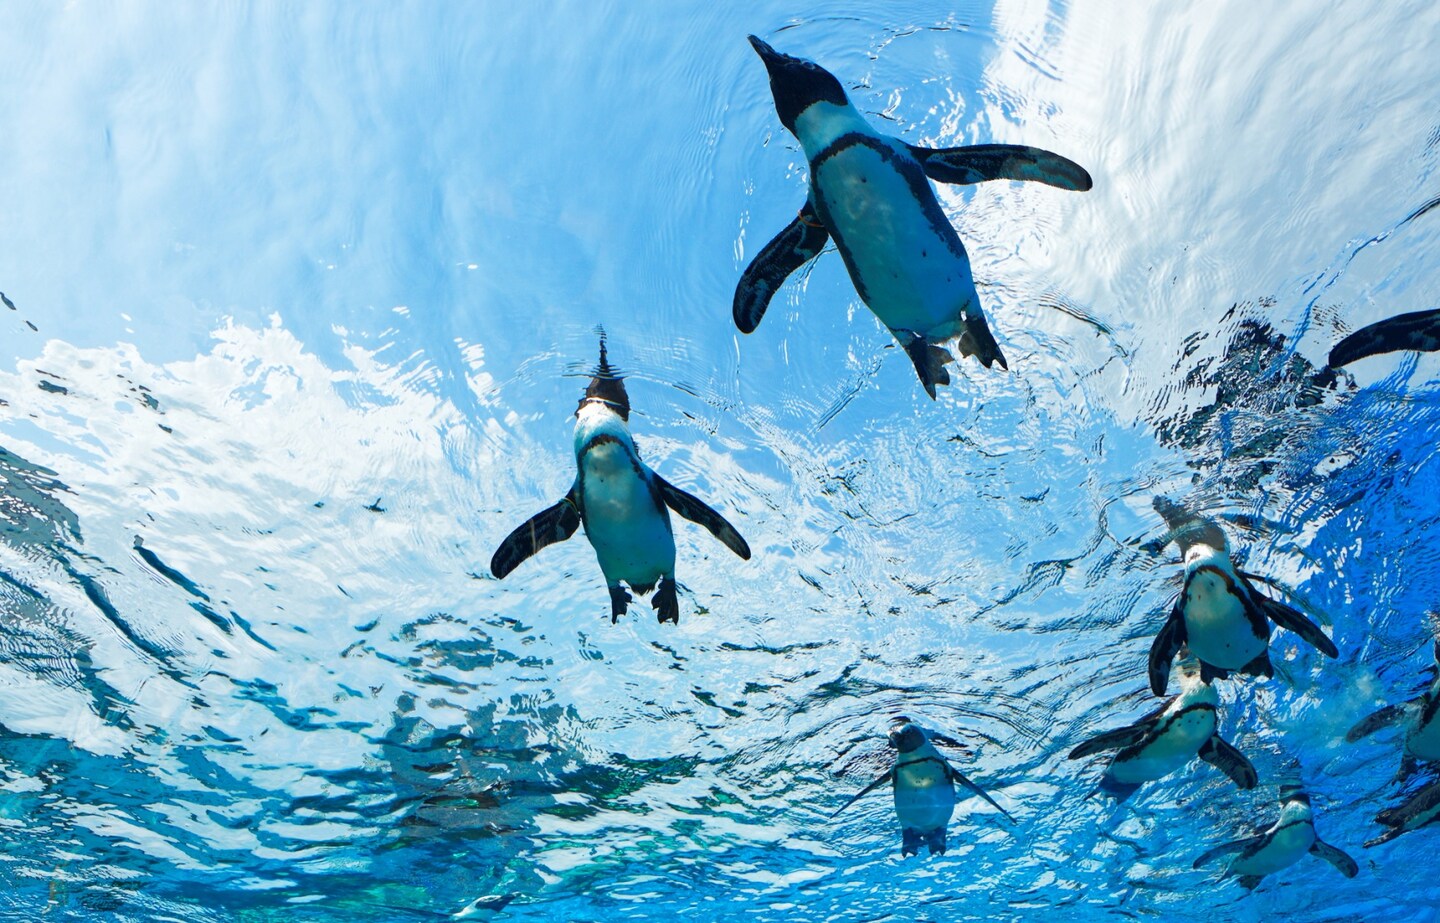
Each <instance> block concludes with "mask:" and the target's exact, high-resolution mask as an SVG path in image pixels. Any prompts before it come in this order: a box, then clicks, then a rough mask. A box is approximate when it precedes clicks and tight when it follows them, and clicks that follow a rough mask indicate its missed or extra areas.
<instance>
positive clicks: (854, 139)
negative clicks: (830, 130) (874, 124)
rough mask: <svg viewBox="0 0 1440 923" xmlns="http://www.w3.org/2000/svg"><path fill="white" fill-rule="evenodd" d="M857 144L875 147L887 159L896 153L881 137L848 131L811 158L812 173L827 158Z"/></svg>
mask: <svg viewBox="0 0 1440 923" xmlns="http://www.w3.org/2000/svg"><path fill="white" fill-rule="evenodd" d="M857 144H859V145H863V146H865V147H868V148H871V149H873V150H874V151H876V152H877V153H878V154H879V155H880V156H881V157H883V158H885V159H886V160H889V159H890V158H891V157H893V156H894V155H895V152H894V151H892V150H891V149H890V146H889V145H887V144H886V143H885V142H884V141H882V140H880V139H879V138H872V137H870V136H869V135H866V134H861V133H860V132H858V131H852V132H847V133H846V134H843V135H841V136H840V137H838V138H836V139H835V140H834V141H831V142H830V143H829V144H828V145H827V146H825V147H824V148H821V150H820V153H818V154H816V155H815V156H814V157H811V158H810V172H811V174H814V172H815V169H816V168H817V167H819V166H820V164H822V163H824V162H825V161H826V160H829V159H830V158H831V157H834V156H835V155H836V154H838V153H840V152H841V151H846V150H849V149H850V148H852V147H854V146H855V145H857Z"/></svg>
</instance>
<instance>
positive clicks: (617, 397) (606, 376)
mask: <svg viewBox="0 0 1440 923" xmlns="http://www.w3.org/2000/svg"><path fill="white" fill-rule="evenodd" d="M592 401H594V402H597V403H601V404H604V405H605V406H607V407H609V408H610V409H611V410H613V411H615V412H616V413H617V414H619V415H620V419H622V420H624V421H625V422H626V423H629V422H630V396H629V395H628V394H626V393H625V380H624V379H623V378H621V377H620V376H619V375H617V374H616V373H615V370H614V369H613V368H611V367H610V361H609V359H608V358H607V357H606V356H605V338H604V337H603V336H602V337H601V338H600V366H599V368H597V369H596V370H595V374H594V375H593V376H592V377H591V378H590V384H589V385H588V386H587V387H586V388H585V396H584V397H582V398H580V406H579V407H576V408H575V415H576V416H579V415H580V410H581V408H583V407H584V406H585V405H586V404H588V403H590V402H592Z"/></svg>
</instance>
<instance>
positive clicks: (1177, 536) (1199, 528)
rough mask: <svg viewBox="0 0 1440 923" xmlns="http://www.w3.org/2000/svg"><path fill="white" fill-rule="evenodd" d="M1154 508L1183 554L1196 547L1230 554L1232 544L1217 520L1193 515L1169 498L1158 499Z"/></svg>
mask: <svg viewBox="0 0 1440 923" xmlns="http://www.w3.org/2000/svg"><path fill="white" fill-rule="evenodd" d="M1153 506H1154V507H1155V512H1157V513H1159V514H1160V515H1161V517H1163V518H1164V520H1165V525H1167V526H1169V527H1170V534H1169V536H1168V537H1169V539H1170V540H1171V541H1173V542H1175V544H1177V545H1179V546H1180V552H1181V554H1184V553H1185V552H1186V551H1189V550H1190V549H1191V548H1193V547H1194V546H1196V545H1204V546H1206V547H1207V548H1215V549H1217V550H1219V551H1223V552H1226V553H1227V554H1228V553H1229V551H1230V542H1229V540H1227V539H1226V538H1225V533H1224V532H1223V531H1221V529H1220V526H1219V524H1218V523H1216V522H1215V520H1213V519H1210V518H1209V517H1206V516H1201V515H1198V514H1196V513H1192V512H1190V511H1189V510H1187V509H1186V508H1185V507H1183V506H1181V505H1180V504H1178V503H1176V502H1175V501H1173V500H1171V499H1170V498H1169V497H1156V498H1155V500H1154V503H1153Z"/></svg>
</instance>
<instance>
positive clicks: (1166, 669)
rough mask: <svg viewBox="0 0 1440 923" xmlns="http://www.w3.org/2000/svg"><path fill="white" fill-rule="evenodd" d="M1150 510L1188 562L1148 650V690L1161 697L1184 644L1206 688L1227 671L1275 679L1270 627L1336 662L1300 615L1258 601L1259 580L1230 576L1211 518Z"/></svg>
mask: <svg viewBox="0 0 1440 923" xmlns="http://www.w3.org/2000/svg"><path fill="white" fill-rule="evenodd" d="M1154 506H1155V510H1156V512H1158V513H1159V514H1160V515H1161V516H1163V517H1164V518H1165V523H1166V524H1167V525H1168V526H1169V527H1170V532H1169V536H1168V537H1169V538H1170V539H1172V540H1173V541H1175V542H1176V543H1177V544H1178V545H1179V546H1180V552H1181V553H1182V554H1183V555H1184V556H1185V585H1184V588H1183V589H1181V591H1180V595H1179V596H1178V597H1177V598H1176V600H1175V606H1174V608H1173V609H1171V610H1170V616H1169V618H1167V619H1166V620H1165V626H1164V627H1163V628H1161V629H1160V634H1159V635H1157V636H1156V638H1155V643H1154V644H1153V645H1151V647H1150V688H1151V689H1152V690H1154V692H1155V694H1156V695H1164V694H1165V684H1166V681H1167V680H1168V679H1169V676H1170V662H1171V660H1173V659H1174V657H1175V654H1176V652H1178V651H1179V650H1180V648H1181V646H1182V645H1185V644H1187V643H1188V644H1189V646H1190V652H1191V653H1192V654H1194V655H1195V657H1196V658H1197V659H1199V661H1200V678H1201V679H1202V680H1204V681H1205V682H1207V683H1208V682H1210V680H1212V679H1216V678H1224V677H1227V676H1229V675H1230V673H1231V672H1232V671H1235V672H1239V673H1248V674H1250V675H1252V676H1274V675H1275V671H1274V670H1273V668H1272V667H1271V666H1270V651H1269V644H1270V623H1271V622H1274V623H1275V624H1276V625H1279V626H1280V627H1281V628H1286V629H1289V630H1290V631H1293V632H1295V633H1296V634H1297V635H1299V636H1300V637H1302V638H1304V639H1305V640H1306V641H1308V642H1309V643H1310V644H1312V645H1314V646H1315V647H1316V648H1318V649H1319V650H1320V652H1321V653H1323V654H1325V656H1327V657H1338V656H1339V655H1340V652H1339V650H1337V649H1336V647H1335V643H1334V642H1333V641H1331V640H1330V639H1329V638H1327V637H1326V636H1325V634H1324V633H1323V632H1322V631H1321V630H1320V627H1319V626H1318V625H1316V624H1315V623H1314V622H1312V621H1310V620H1309V619H1308V618H1306V617H1305V616H1304V615H1302V614H1301V613H1300V612H1298V611H1297V610H1295V609H1293V608H1291V607H1290V606H1287V605H1285V604H1284V603H1282V602H1277V601H1276V600H1273V599H1270V598H1268V597H1266V596H1263V595H1261V594H1260V593H1259V592H1258V591H1257V590H1256V589H1255V587H1254V586H1253V585H1252V584H1251V581H1252V580H1259V581H1261V582H1268V581H1266V580H1265V578H1264V577H1257V576H1256V575H1254V574H1247V573H1245V572H1243V571H1239V570H1236V569H1235V565H1234V563H1232V562H1231V560H1230V543H1229V541H1228V540H1227V539H1226V538H1225V533H1224V532H1222V531H1220V526H1219V525H1217V524H1216V523H1215V521H1214V520H1213V519H1209V518H1206V517H1204V516H1198V515H1196V514H1194V513H1191V512H1189V511H1188V510H1186V509H1185V508H1183V507H1181V506H1180V505H1179V504H1177V503H1173V502H1172V501H1170V500H1169V499H1167V498H1165V497H1156V498H1155V503H1154Z"/></svg>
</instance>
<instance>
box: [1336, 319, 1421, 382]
mask: <svg viewBox="0 0 1440 923" xmlns="http://www.w3.org/2000/svg"><path fill="white" fill-rule="evenodd" d="M1402 349H1403V350H1415V351H1417V352H1435V351H1436V350H1440V308H1432V309H1430V310H1429V311H1414V312H1411V313H1409V314H1400V315H1397V316H1395V317H1387V318H1386V319H1385V320H1382V321H1377V322H1376V323H1373V324H1370V325H1369V326H1368V327H1361V328H1360V329H1359V330H1357V331H1355V332H1354V333H1352V334H1350V335H1349V336H1348V337H1346V338H1345V339H1343V340H1341V341H1340V342H1339V343H1336V344H1335V348H1334V349H1332V350H1330V357H1329V359H1328V360H1327V362H1326V364H1327V365H1329V366H1330V368H1332V369H1338V368H1339V367H1340V366H1342V365H1348V364H1350V363H1351V362H1355V361H1357V360H1360V359H1364V358H1366V357H1367V356H1378V355H1380V354H1381V353H1393V352H1397V351H1399V350H1402Z"/></svg>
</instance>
